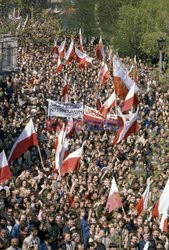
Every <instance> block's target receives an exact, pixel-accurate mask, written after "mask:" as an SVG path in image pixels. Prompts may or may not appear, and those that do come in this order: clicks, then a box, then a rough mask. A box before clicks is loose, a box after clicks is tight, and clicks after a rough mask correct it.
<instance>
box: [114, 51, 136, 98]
mask: <svg viewBox="0 0 169 250" xmlns="http://www.w3.org/2000/svg"><path fill="white" fill-rule="evenodd" d="M113 76H114V87H115V92H116V94H117V95H118V96H119V97H120V98H121V99H122V100H125V98H126V96H127V94H128V91H129V90H130V89H131V87H132V86H133V84H134V81H133V79H131V78H130V77H129V76H128V70H127V68H126V67H125V65H124V64H122V63H121V61H120V59H119V58H118V57H117V56H114V57H113ZM138 90H139V89H138V87H137V85H136V91H138Z"/></svg>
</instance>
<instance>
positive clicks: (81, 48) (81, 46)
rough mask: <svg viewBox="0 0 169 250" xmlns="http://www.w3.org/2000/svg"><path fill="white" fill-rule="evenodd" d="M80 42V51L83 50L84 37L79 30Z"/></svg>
mask: <svg viewBox="0 0 169 250" xmlns="http://www.w3.org/2000/svg"><path fill="white" fill-rule="evenodd" d="M79 43H80V51H82V52H83V39H82V31H81V29H80V30H79Z"/></svg>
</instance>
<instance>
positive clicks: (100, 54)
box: [96, 36, 105, 61]
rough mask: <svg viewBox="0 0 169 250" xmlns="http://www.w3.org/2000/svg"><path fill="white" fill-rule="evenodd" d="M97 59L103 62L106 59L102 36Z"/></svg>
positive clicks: (97, 48) (97, 50)
mask: <svg viewBox="0 0 169 250" xmlns="http://www.w3.org/2000/svg"><path fill="white" fill-rule="evenodd" d="M96 57H97V59H98V60H100V61H103V60H104V59H105V53H104V47H103V43H102V37H101V36H100V40H99V44H97V45H96Z"/></svg>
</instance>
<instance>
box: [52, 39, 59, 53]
mask: <svg viewBox="0 0 169 250" xmlns="http://www.w3.org/2000/svg"><path fill="white" fill-rule="evenodd" d="M52 51H53V53H54V54H57V55H58V46H57V40H54V46H53V49H52Z"/></svg>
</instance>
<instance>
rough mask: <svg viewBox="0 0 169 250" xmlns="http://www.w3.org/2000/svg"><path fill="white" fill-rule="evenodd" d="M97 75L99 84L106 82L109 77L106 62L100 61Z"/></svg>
mask: <svg viewBox="0 0 169 250" xmlns="http://www.w3.org/2000/svg"><path fill="white" fill-rule="evenodd" d="M98 77H99V80H100V84H101V85H104V84H106V83H107V81H108V79H109V77H110V72H109V70H108V67H107V64H106V63H104V62H102V65H101V67H100V70H99V73H98Z"/></svg>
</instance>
